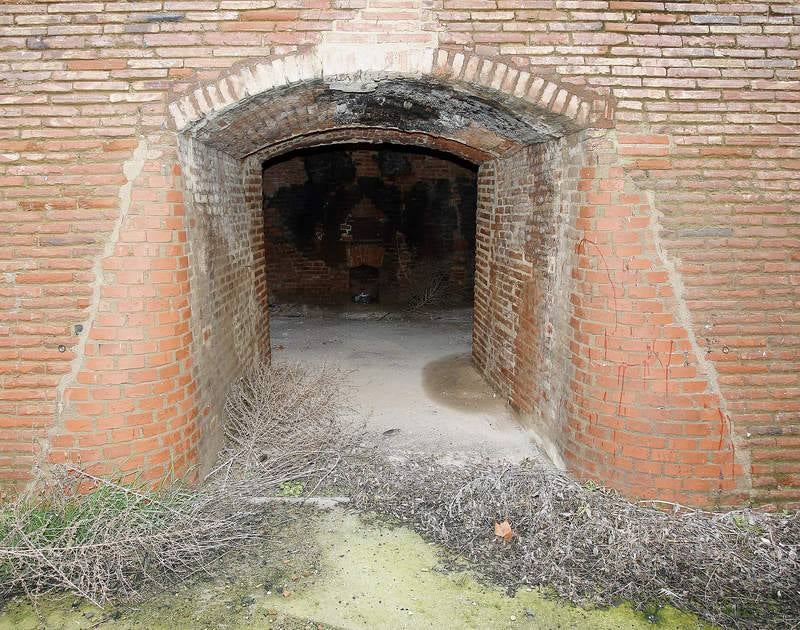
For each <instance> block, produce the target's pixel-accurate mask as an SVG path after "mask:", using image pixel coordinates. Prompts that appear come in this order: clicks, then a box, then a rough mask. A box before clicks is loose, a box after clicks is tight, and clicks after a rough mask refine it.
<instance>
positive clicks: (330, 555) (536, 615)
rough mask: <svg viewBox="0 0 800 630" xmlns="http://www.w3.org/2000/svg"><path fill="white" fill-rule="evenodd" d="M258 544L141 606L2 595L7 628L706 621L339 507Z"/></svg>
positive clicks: (2, 625) (300, 515) (299, 518)
mask: <svg viewBox="0 0 800 630" xmlns="http://www.w3.org/2000/svg"><path fill="white" fill-rule="evenodd" d="M292 517H293V518H292V522H291V525H290V526H289V527H286V528H284V529H283V531H282V532H281V536H280V537H279V538H278V539H277V540H275V541H273V542H271V543H270V545H269V546H268V547H266V548H265V549H264V550H263V551H262V553H260V554H248V556H247V557H246V558H245V557H242V558H232V559H229V560H228V561H226V562H223V563H222V564H221V566H220V567H219V568H218V569H219V570H216V569H215V570H214V575H213V577H210V576H206V577H204V578H195V579H192V580H189V581H187V582H186V583H185V584H183V585H182V586H181V587H180V588H178V589H175V590H173V591H172V592H170V593H163V594H161V595H159V596H157V597H155V598H153V599H152V600H149V601H148V602H147V603H146V604H145V605H142V606H138V607H137V606H130V607H126V608H120V609H117V610H114V611H101V610H98V609H95V608H93V607H91V606H88V605H85V604H81V605H77V606H75V605H74V601H73V599H72V598H70V599H61V600H58V601H55V600H48V601H44V602H43V603H42V605H41V607H40V615H41V617H40V618H39V619H37V616H36V615H35V614H34V612H33V610H32V608H31V606H30V604H28V603H27V602H25V601H23V600H20V601H15V602H12V603H10V604H9V605H8V606H6V608H5V610H4V611H3V612H2V614H0V630H4V629H6V628H9V629H10V628H15V629H20V630H23V629H25V628H37V627H42V626H44V627H48V628H90V627H102V628H120V629H122V628H169V629H170V630H176V629H179V628H231V629H233V628H287V629H288V628H292V629H295V628H315V629H316V628H353V629H356V628H358V629H362V628H363V629H367V628H368V629H370V630H373V629H375V630H378V629H387V630H389V629H392V630H399V629H408V630H416V629H420V630H421V629H423V628H440V629H441V628H448V629H449V628H476V629H477V628H480V629H487V628H492V629H494V628H497V629H515V628H520V629H548V630H549V629H556V628H558V629H565V630H566V629H568V628H580V629H582V628H592V629H593V630H612V629H613V630H617V629H620V630H621V629H626V630H628V629H636V628H653V627H654V626H656V627H659V628H674V629H690V628H692V629H693V628H704V627H706V626H705V624H703V623H701V622H699V621H698V620H697V619H696V618H695V617H693V616H690V615H687V614H685V613H681V612H679V611H677V610H675V609H673V608H663V609H660V610H659V611H657V612H654V613H651V614H650V615H649V616H648V615H645V614H643V613H641V612H637V611H634V610H633V609H631V607H630V606H627V605H623V606H619V607H615V608H610V609H606V610H596V609H590V610H585V609H582V608H579V607H577V606H573V605H570V604H566V603H563V602H560V601H558V600H555V599H550V598H547V597H545V596H544V595H543V593H541V592H539V591H537V590H531V589H521V590H519V591H517V593H516V594H515V595H514V596H509V595H508V594H507V593H506V592H505V590H504V589H503V588H501V587H498V586H491V585H487V584H483V583H481V582H479V581H478V580H477V579H476V577H475V576H474V575H473V574H472V573H470V572H468V571H458V570H455V571H454V570H452V569H447V568H445V567H444V566H443V565H442V563H441V558H442V556H441V553H440V550H439V549H438V548H437V547H436V546H435V545H432V544H430V543H426V542H425V541H424V540H423V539H422V538H420V537H419V536H418V535H417V534H415V533H414V532H412V531H411V530H409V529H407V528H404V527H389V526H387V525H385V524H383V523H381V522H375V521H370V520H365V519H364V518H362V517H360V516H359V515H357V514H354V513H349V512H345V511H344V510H341V509H336V510H332V511H330V512H327V513H324V514H322V515H320V514H319V513H318V512H313V511H311V510H308V509H300V510H294V511H293V512H292Z"/></svg>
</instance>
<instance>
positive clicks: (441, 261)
mask: <svg viewBox="0 0 800 630" xmlns="http://www.w3.org/2000/svg"><path fill="white" fill-rule="evenodd" d="M262 191H263V209H264V238H265V248H266V267H267V287H268V290H269V301H270V304H272V305H287V304H302V305H315V306H343V305H346V304H351V305H353V304H355V305H367V304H380V305H381V307H384V308H402V307H410V308H422V307H425V306H430V307H434V306H435V307H444V306H464V305H470V304H471V303H472V300H473V293H474V290H473V287H474V277H475V228H476V224H475V222H476V203H477V167H476V166H475V165H473V164H472V163H470V162H468V161H465V160H463V159H460V158H458V157H454V156H452V155H450V154H447V153H444V152H440V151H435V150H430V149H425V148H417V147H409V146H400V145H396V144H366V143H361V144H358V143H354V144H342V145H333V146H323V147H318V148H313V149H306V150H301V151H295V152H292V153H289V154H287V155H282V156H280V157H278V158H275V159H271V160H267V161H265V162H264V164H263V186H262Z"/></svg>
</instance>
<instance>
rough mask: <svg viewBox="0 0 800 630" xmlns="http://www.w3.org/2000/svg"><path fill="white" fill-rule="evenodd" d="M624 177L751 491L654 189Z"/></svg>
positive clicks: (744, 454) (744, 457) (743, 449)
mask: <svg viewBox="0 0 800 630" xmlns="http://www.w3.org/2000/svg"><path fill="white" fill-rule="evenodd" d="M613 143H614V146H615V149H616V151H617V155H619V147H618V145H617V138H616V134H614V135H613ZM670 148H672V147H670ZM626 179H627V180H628V181H629V182H631V184H632V185H633V186H634V187H635V189H636V190H638V191H641V192H643V193H644V195H645V197H646V199H647V203H648V214H649V219H650V221H649V223H648V227H649V230H650V233H651V236H652V239H653V249H654V250H655V253H656V256H657V257H658V261H659V262H660V263H661V265H662V266H663V268H664V270H665V271H666V272H667V278H668V279H669V284H670V286H671V287H672V293H673V296H674V304H675V309H674V314H675V317H676V320H677V323H678V324H680V326H681V327H683V329H684V330H685V331H686V338H687V340H688V341H689V345H690V346H691V348H692V352H693V353H694V355H695V359H696V361H697V365H698V367H699V368H700V371H701V372H702V374H703V375H704V376H705V378H706V380H707V382H708V384H709V386H710V388H711V392H712V393H713V394H714V395H715V396H716V397H717V399H718V400H719V406H720V413H722V414H723V415H724V420H723V427H724V426H725V424H727V427H728V432H729V436H730V440H731V442H732V444H733V457H734V461H735V462H736V463H738V464H740V465H741V466H742V474H741V476H742V477H744V479H745V480H746V485H747V488H748V490H750V489H751V488H752V480H751V476H750V451H749V449H748V448H747V445H746V444H744V443H743V440H742V439H741V438H740V437H739V436H738V435H737V433H736V431H735V427H734V423H733V418H732V417H731V414H730V413H729V411H728V403H727V400H726V398H725V396H724V394H723V392H722V387H721V386H720V384H719V374H718V373H717V368H716V366H715V365H714V363H713V362H712V361H710V360H709V359H708V357H707V354H706V352H705V350H704V349H703V348H702V347H701V346H700V343H699V342H698V341H697V334H696V333H695V329H694V322H693V320H692V313H691V310H690V309H689V305H688V304H687V302H686V298H685V297H684V296H685V295H686V285H685V283H684V281H683V277H682V276H681V273H680V271H678V268H677V265H676V262H675V259H674V258H673V257H671V256H670V255H669V254H668V253H667V248H666V246H665V245H664V241H663V239H662V238H661V230H662V229H663V228H662V225H661V218H662V217H663V216H664V213H663V212H660V211H659V210H658V207H657V205H656V198H655V192H654V191H652V190H645V189H644V188H642V187H640V186H639V185H638V184H636V182H634V181H633V180H632V179H631V178H630V176H628V175H627V174H626ZM723 430H724V428H723Z"/></svg>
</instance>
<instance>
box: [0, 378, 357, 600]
mask: <svg viewBox="0 0 800 630" xmlns="http://www.w3.org/2000/svg"><path fill="white" fill-rule="evenodd" d="M338 382H339V378H338V377H337V376H336V375H335V373H334V372H332V371H330V370H321V371H317V372H305V371H302V370H300V369H299V368H297V367H291V366H290V367H278V368H270V367H266V366H262V367H259V368H258V369H257V370H255V371H254V372H253V373H252V374H251V375H249V376H248V378H245V379H242V380H241V381H239V382H238V383H237V384H236V385H235V386H234V387H233V388H232V389H231V392H230V395H229V397H228V400H227V409H228V413H229V422H228V424H227V427H226V438H227V446H226V448H225V449H224V451H223V452H222V454H221V457H220V462H221V464H220V465H219V466H218V467H217V468H216V470H215V471H214V472H213V473H212V474H211V475H209V476H208V478H207V479H206V482H205V483H204V484H202V485H201V486H200V487H199V488H189V487H186V486H182V485H180V484H177V485H173V486H172V487H170V488H165V489H162V490H158V491H151V490H146V489H143V488H138V487H131V486H129V485H122V484H119V483H116V482H115V481H112V480H105V479H99V478H96V477H93V476H91V475H88V474H87V473H85V472H83V471H81V470H78V469H75V468H68V467H58V468H55V469H54V470H52V471H50V473H49V475H48V476H47V477H46V478H45V477H43V478H42V479H41V480H40V482H39V483H37V484H35V485H34V486H33V487H32V489H31V491H29V492H27V493H25V494H23V495H21V496H19V497H18V498H17V499H16V501H15V503H14V504H12V505H10V506H7V507H6V508H5V509H4V510H3V511H2V512H0V601H1V600H3V599H6V598H8V597H9V596H12V595H15V594H19V593H25V594H27V595H29V596H31V597H33V598H35V597H37V596H40V595H44V594H47V593H51V592H69V593H73V594H75V595H79V596H81V597H84V598H86V599H87V600H89V601H91V602H93V603H95V604H97V605H101V606H102V605H104V604H105V603H107V602H121V601H126V600H132V599H136V598H137V597H139V596H140V595H141V594H142V593H144V592H147V591H149V590H152V589H160V588H164V587H166V586H168V585H169V584H171V583H173V582H175V581H176V580H178V579H181V578H184V577H186V576H188V575H190V574H192V573H195V572H198V571H207V570H208V566H209V563H211V562H212V561H213V560H215V559H216V558H219V557H220V556H221V555H223V554H225V553H227V552H228V551H230V550H233V549H240V548H241V547H242V546H243V545H246V544H249V543H251V542H256V541H259V540H263V538H264V536H265V533H264V527H263V523H264V519H265V516H266V515H265V510H267V509H270V508H269V506H264V505H260V506H259V505H257V504H256V503H254V502H253V501H252V499H253V498H255V497H257V496H261V495H264V494H275V493H277V494H282V493H285V492H286V491H287V488H288V492H289V493H290V494H303V493H306V492H308V491H312V490H313V488H314V487H315V486H316V484H317V483H319V481H320V480H322V479H324V478H325V476H326V475H328V474H329V473H330V472H331V471H332V470H333V468H334V467H335V466H336V465H337V463H338V462H339V460H340V458H341V457H342V455H343V454H344V453H346V452H347V449H348V448H350V446H351V445H352V444H353V443H354V441H356V440H357V437H358V434H357V433H356V432H355V430H354V429H353V428H351V427H349V426H345V425H344V424H343V420H344V419H345V418H347V417H349V411H348V409H347V408H346V406H345V404H344V400H343V398H342V388H341V387H339V386H338ZM87 482H90V484H91V485H93V486H94V489H93V490H92V491H91V492H88V493H82V492H78V486H79V485H80V484H84V485H85V484H86V483H87ZM287 484H291V485H287ZM272 516H273V517H274V515H272ZM271 522H274V518H273V519H272V521H271Z"/></svg>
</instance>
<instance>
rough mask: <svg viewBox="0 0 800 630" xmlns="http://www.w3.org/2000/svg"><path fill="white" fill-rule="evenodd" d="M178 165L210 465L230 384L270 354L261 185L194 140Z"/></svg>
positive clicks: (205, 458) (204, 458)
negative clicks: (184, 209) (184, 193)
mask: <svg viewBox="0 0 800 630" xmlns="http://www.w3.org/2000/svg"><path fill="white" fill-rule="evenodd" d="M180 163H181V166H182V169H183V172H184V181H185V190H186V200H185V207H186V220H187V224H188V229H187V235H188V250H189V254H188V260H189V285H190V286H191V291H190V292H189V301H190V305H191V313H192V316H191V332H192V340H193V342H192V360H193V363H194V370H193V374H194V384H195V387H196V389H197V395H196V405H197V413H198V428H199V430H200V438H201V439H200V444H199V455H200V457H199V462H200V463H201V465H202V466H207V465H208V464H209V463H210V462H212V461H213V457H214V455H215V454H216V453H217V452H218V450H219V447H220V446H221V443H220V440H221V438H222V430H221V428H222V425H221V421H222V413H223V411H222V410H223V403H224V400H225V392H226V390H227V387H228V384H229V383H230V382H232V380H233V379H235V378H237V377H239V376H240V375H242V374H243V373H244V372H245V371H246V370H247V369H248V368H250V367H252V366H254V364H255V363H256V362H258V361H259V360H261V359H262V358H265V357H266V356H268V346H269V322H268V319H267V306H266V303H265V294H264V291H263V289H264V287H263V286H261V292H259V284H261V285H263V284H264V280H263V276H264V253H265V242H264V238H263V223H262V216H261V208H260V204H259V198H260V191H261V186H260V182H259V181H258V174H259V173H258V170H257V168H255V167H256V166H257V165H256V164H252V163H249V164H248V163H245V164H243V163H242V162H241V161H240V160H236V159H234V158H232V157H231V156H229V155H227V154H225V153H223V152H221V151H219V150H217V149H214V148H212V147H209V146H206V145H204V144H203V143H201V142H198V141H196V140H192V139H188V140H184V141H182V142H181V151H180ZM248 169H252V172H248ZM248 175H249V177H248ZM259 276H260V278H259Z"/></svg>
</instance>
